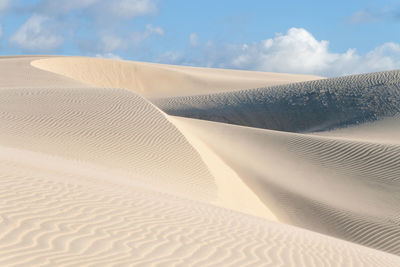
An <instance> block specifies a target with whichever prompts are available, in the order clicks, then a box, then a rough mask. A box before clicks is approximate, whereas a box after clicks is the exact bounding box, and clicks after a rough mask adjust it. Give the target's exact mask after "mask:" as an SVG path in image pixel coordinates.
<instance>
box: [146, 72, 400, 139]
mask: <svg viewBox="0 0 400 267" xmlns="http://www.w3.org/2000/svg"><path fill="white" fill-rule="evenodd" d="M399 78H400V71H387V72H379V73H370V74H360V75H351V76H344V77H338V78H330V79H322V80H315V81H308V82H301V83H292V84H288V85H280V86H271V87H266V88H256V89H249V90H241V91H234V92H223V93H215V94H209V95H198V96H185V97H167V98H154V99H152V102H153V103H155V104H156V105H157V106H159V107H160V108H161V109H162V110H164V111H165V112H166V113H168V114H170V115H175V116H183V117H189V118H196V119H203V120H211V121H217V122H224V123H230V124H237V125H242V126H250V127H256V128H264V129H270V130H279V131H289V132H317V131H327V130H332V129H335V128H341V127H345V126H350V125H354V124H362V123H365V122H371V121H375V120H379V119H382V118H385V117H393V116H395V115H397V114H399V112H400V82H399Z"/></svg>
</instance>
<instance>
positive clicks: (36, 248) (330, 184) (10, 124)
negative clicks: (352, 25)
mask: <svg viewBox="0 0 400 267" xmlns="http://www.w3.org/2000/svg"><path fill="white" fill-rule="evenodd" d="M0 70H1V78H0V192H1V194H0V266H95V265H96V266H192V265H193V266H400V257H399V255H400V250H399V247H400V234H399V233H400V226H399V225H400V219H399V218H400V217H399V214H400V208H399V207H400V205H399V204H400V199H399V194H398V190H399V179H400V167H399V166H400V145H399V138H398V135H396V133H398V131H397V129H398V127H397V126H393V123H392V122H393V121H395V122H397V121H398V117H397V115H396V114H397V108H398V106H396V103H397V102H398V101H400V100H399V98H398V91H397V84H398V82H399V81H398V80H397V73H396V72H387V73H381V74H371V75H370V76H366V77H372V78H371V79H370V80H364V79H363V78H362V77H361V78H360V77H350V79H348V78H343V79H344V80H339V82H337V80H333V81H332V80H331V79H328V80H321V81H315V82H311V84H312V86H309V84H310V83H307V82H305V83H303V82H304V81H306V80H315V79H318V78H319V77H315V76H306V75H290V74H273V73H259V72H258V73H257V72H254V73H253V72H246V71H232V70H215V69H205V68H192V67H179V66H169V65H160V64H150V63H138V62H128V61H120V60H105V59H91V58H77V57H47V56H18V57H2V58H0ZM374 75H375V76H374ZM389 80H390V82H389ZM324 81H325V82H324ZM326 81H327V82H326ZM368 81H372V82H368ZM375 81H378V82H375ZM292 82H295V83H294V84H289V83H292ZM297 82H300V83H297ZM365 82H366V83H365ZM371 83H373V84H374V86H375V87H379V93H376V94H375V93H374V92H372V93H371V92H370V91H371V90H370V88H371V86H366V84H371ZM278 84H281V86H278V87H274V86H275V85H278ZM283 84H287V85H283ZM332 84H334V85H340V84H344V85H343V86H342V87H337V88H336V89H335V88H330V89H329V90H331V91H329V94H325V93H322V92H321V90H326V88H327V87H329V86H330V85H332ZM349 85H351V86H350V87H349ZM262 86H269V87H268V88H267V89H252V90H240V89H248V88H253V87H262ZM271 86H272V87H271ZM321 86H322V87H321ZM307 87H308V88H311V89H304V88H307ZM285 88H288V89H287V90H286V91H285ZM296 88H300V89H296ZM318 88H322V89H320V91H319V93H318V94H320V95H323V97H316V98H315V99H325V98H326V97H328V96H330V95H331V94H332V92H336V95H337V97H336V98H335V99H333V100H330V101H328V102H327V104H326V107H325V109H323V108H322V106H321V105H320V104H319V102H318V101H314V102H307V99H306V98H305V96H308V97H310V95H311V96H312V95H313V92H315V90H317V89H318ZM346 88H350V89H352V88H353V89H354V88H358V89H356V91H357V92H359V95H356V98H357V99H358V98H359V96H361V100H359V102H360V103H361V102H362V103H364V104H362V105H359V106H357V105H356V106H354V107H352V110H350V109H351V108H350V107H348V102H346V101H347V100H348V97H347V95H346V94H353V91H351V90H346ZM229 90H230V91H231V92H227V91H229ZM238 90H239V91H238ZM279 90H281V91H282V93H279V94H278V93H270V92H278V91H279ZM263 91H268V92H269V93H265V94H259V93H258V92H263ZM218 92H220V93H218ZM301 92H306V93H304V94H302V93H301ZM349 92H350V93H349ZM210 93H212V94H210ZM216 93H217V94H216ZM221 95H222V96H223V99H224V100H223V101H221V99H222V98H221V97H220V96H221ZM282 95H283V96H284V97H282ZM244 96H245V97H244ZM256 96H257V97H256ZM373 96H376V97H375V98H373ZM324 97H325V98H324ZM183 99H186V100H187V101H186V102H185V103H184V101H182V100H183ZM254 99H260V101H259V102H260V103H264V105H265V106H269V107H271V106H272V107H273V108H274V109H276V111H277V109H278V107H279V106H280V107H281V108H282V110H281V113H282V114H284V113H285V112H287V109H286V107H287V105H286V104H285V103H284V101H283V100H282V99H286V100H287V99H297V102H295V103H294V104H293V103H292V104H293V106H294V107H293V110H291V111H290V112H292V113H293V114H294V113H296V112H298V110H299V109H300V107H304V106H307V107H308V104H310V103H313V107H312V109H314V110H315V113H316V114H319V115H318V116H317V115H316V116H315V117H312V116H310V115H308V113H307V112H309V111H308V110H307V109H306V110H307V112H304V113H303V116H304V117H303V118H304V121H305V122H304V123H300V117H296V118H295V119H293V120H286V121H285V120H284V119H282V118H286V117H287V115H282V116H276V115H274V120H275V121H276V123H275V124H265V121H266V120H263V119H261V118H263V116H265V117H267V116H270V115H271V114H272V113H270V112H265V111H264V112H261V109H257V108H254V107H252V106H254V103H255V102H254ZM265 99H268V100H265ZM271 99H272V100H271ZM342 100H343V101H342ZM349 101H350V100H349ZM352 101H353V102H352V103H356V102H354V99H353V100H352ZM278 102H279V103H280V105H278V104H276V103H278ZM182 103H184V104H185V105H186V106H185V108H182V107H183V106H184V105H183V104H182ZM215 103H219V104H221V103H222V104H221V110H222V111H223V112H225V113H223V114H229V112H230V111H232V110H238V109H240V110H241V112H239V113H232V114H231V115H230V116H225V115H224V116H225V117H226V119H227V120H231V119H232V118H234V119H233V120H234V121H232V122H231V123H236V124H242V125H250V124H251V123H257V121H259V124H260V125H263V127H261V128H251V127H242V126H236V125H228V124H224V123H219V122H210V121H204V120H196V119H190V118H183V117H178V116H170V115H167V114H166V113H165V112H164V111H167V112H170V113H173V112H171V110H175V111H177V110H178V111H179V113H180V114H179V115H182V116H185V117H191V116H192V114H193V110H196V109H197V110H198V112H200V113H202V112H203V113H204V114H205V111H206V110H207V109H208V112H209V113H207V114H208V115H209V116H210V117H209V118H208V119H210V120H216V121H218V120H219V118H220V117H218V113H215V109H213V108H210V105H211V106H212V105H214V104H215ZM271 103H272V104H271ZM274 103H275V104H274ZM304 103H305V104H304ZM339 103H341V104H339ZM357 103H358V102H357ZM377 103H378V104H379V105H377ZM190 105H191V106H192V109H191V110H190V112H189V111H188V110H189V109H188V108H187V107H189V106H190ZM228 106H231V107H233V109H231V110H229V107H228ZM238 107H242V108H238ZM320 109H322V110H320ZM296 110H297V111H296ZM228 111H229V112H228ZM191 112H192V113H191ZM334 112H337V114H338V116H337V118H336V120H335V123H334V124H332V120H331V119H332V118H333V113H334ZM357 112H358V113H357ZM203 113H202V114H203ZM324 113H328V114H329V116H328V117H326V118H328V119H330V120H328V121H327V125H329V126H327V127H321V123H320V121H323V119H321V118H320V116H322V115H321V114H324ZM351 113H352V114H358V115H359V114H361V115H360V116H358V115H357V116H358V117H357V119H356V120H355V119H354V118H353V117H349V118H347V119H346V116H348V114H351ZM210 114H211V115H210ZM243 114H245V115H243ZM371 114H372V115H371ZM175 115H176V114H175ZM213 116H214V117H213ZM285 116H286V117H285ZM193 117H196V116H193ZM323 118H325V117H323ZM360 118H361V119H360ZM278 119H282V121H283V122H279V120H278ZM269 121H273V120H269ZM238 122H241V123H238ZM271 125H275V126H282V125H285V127H286V125H292V126H291V127H292V128H295V130H298V131H302V130H304V129H303V128H302V127H305V126H304V125H306V126H307V129H306V130H307V131H311V132H312V129H315V128H317V129H318V130H319V132H317V133H312V134H300V133H289V132H285V131H273V130H268V129H262V128H268V127H269V126H271ZM310 125H311V126H310ZM332 125H334V126H335V129H334V130H332ZM376 125H379V127H377V126H376ZM251 126H254V125H251ZM267 126H268V127H267ZM314 126H315V127H314ZM344 127H347V128H344ZM270 128H271V129H275V128H276V127H270ZM339 128H340V129H339ZM377 128H379V130H377ZM365 129H366V130H367V131H368V132H370V133H371V134H370V135H366V136H367V137H365V136H364V135H363V132H364V131H365ZM280 130H290V129H280ZM328 130H332V131H328ZM373 132H375V134H373ZM393 134H394V135H393ZM385 136H391V138H390V139H388V138H385Z"/></svg>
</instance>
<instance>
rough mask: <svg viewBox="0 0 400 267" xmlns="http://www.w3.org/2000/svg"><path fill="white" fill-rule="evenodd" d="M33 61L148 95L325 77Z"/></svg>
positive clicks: (69, 74) (74, 60)
mask: <svg viewBox="0 0 400 267" xmlns="http://www.w3.org/2000/svg"><path fill="white" fill-rule="evenodd" d="M32 65H33V66H35V67H37V68H40V69H43V70H47V71H50V72H55V73H57V74H62V75H64V76H67V77H70V78H72V79H75V80H77V81H80V82H83V83H85V84H88V85H92V86H98V87H118V88H125V89H127V90H129V91H132V92H134V93H137V94H140V95H142V96H146V97H160V96H163V97H167V96H187V95H198V94H209V93H215V92H221V91H232V90H240V89H249V88H255V87H263V86H270V85H278V84H288V83H292V82H299V81H309V80H316V79H322V77H318V76H312V75H298V74H283V73H266V72H255V71H238V70H224V69H207V68H194V67H182V66H173V65H164V64H154V63H144V62H131V61H123V60H109V59H100V58H82V57H64V58H57V57H54V58H47V59H39V60H35V61H33V62H32Z"/></svg>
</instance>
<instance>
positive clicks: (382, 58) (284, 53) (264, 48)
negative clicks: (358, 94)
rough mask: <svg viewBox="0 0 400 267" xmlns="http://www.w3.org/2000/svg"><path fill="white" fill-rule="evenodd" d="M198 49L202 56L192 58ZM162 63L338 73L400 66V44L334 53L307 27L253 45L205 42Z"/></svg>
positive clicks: (167, 54) (168, 54)
mask: <svg viewBox="0 0 400 267" xmlns="http://www.w3.org/2000/svg"><path fill="white" fill-rule="evenodd" d="M198 51H201V53H200V55H197V56H196V57H193V55H194V54H195V53H194V52H198ZM160 62H164V63H172V64H185V65H198V66H207V67H223V68H235V69H249V70H259V71H271V72H288V73H309V74H316V75H323V76H339V75H345V74H354V73H363V72H374V71H382V70H390V69H396V68H400V45H399V44H396V43H385V44H383V45H381V46H379V47H377V48H375V49H374V50H372V51H370V52H368V53H366V54H364V55H360V54H358V53H357V51H356V50H355V49H348V50H347V51H346V52H344V53H333V52H331V51H329V42H328V41H325V40H321V41H319V40H317V39H315V37H314V36H313V35H312V34H311V33H309V32H308V31H306V30H305V29H302V28H291V29H289V30H288V31H287V33H286V34H277V35H276V36H275V37H273V38H270V39H266V40H263V41H260V42H256V43H252V44H240V45H237V44H235V45H224V46H215V45H214V44H206V45H202V46H201V47H199V48H196V49H192V50H190V51H186V52H184V53H182V52H181V53H171V52H170V53H165V54H164V55H162V56H161V57H160Z"/></svg>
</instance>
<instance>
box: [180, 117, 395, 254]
mask: <svg viewBox="0 0 400 267" xmlns="http://www.w3.org/2000/svg"><path fill="white" fill-rule="evenodd" d="M176 119H177V120H179V121H180V123H182V124H184V125H186V127H187V128H191V129H192V131H193V132H194V133H197V135H198V137H199V138H201V139H202V140H204V142H205V143H207V144H209V146H210V147H211V148H212V149H213V150H214V151H216V152H217V154H218V155H220V156H221V158H222V159H223V160H224V161H225V162H227V163H228V164H229V165H230V166H232V167H233V169H234V170H235V171H236V172H237V173H238V174H239V176H240V177H242V179H243V180H244V181H246V182H247V184H248V185H249V186H250V188H252V189H253V190H254V192H256V193H257V194H258V195H259V196H260V198H261V199H262V200H263V201H264V202H265V203H268V207H269V208H270V209H271V210H272V212H273V213H274V214H275V215H276V216H277V218H278V219H279V220H280V221H283V222H286V223H289V224H293V225H297V226H300V227H303V228H306V229H310V230H313V231H317V232H320V233H324V234H327V235H331V236H335V237H338V238H342V239H345V240H349V241H352V242H356V243H359V244H362V245H365V246H370V247H373V248H376V249H381V250H384V251H387V252H391V253H394V254H397V255H400V250H399V248H400V235H399V234H398V233H399V231H400V226H399V218H398V215H399V212H400V208H399V207H400V197H399V195H398V192H399V190H400V168H399V166H400V146H399V145H394V144H391V145H389V144H377V143H371V142H361V141H348V140H341V139H334V138H327V137H317V136H312V135H304V134H294V133H283V132H277V131H270V130H263V129H254V128H249V127H240V126H235V125H228V124H222V123H215V122H208V121H202V120H195V119H186V118H185V119H184V118H176ZM243 155H246V156H245V157H243Z"/></svg>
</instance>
